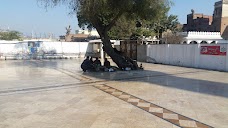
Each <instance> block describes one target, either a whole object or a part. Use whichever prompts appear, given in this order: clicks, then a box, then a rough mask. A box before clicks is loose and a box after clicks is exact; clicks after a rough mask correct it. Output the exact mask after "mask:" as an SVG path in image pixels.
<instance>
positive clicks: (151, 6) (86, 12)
mask: <svg viewBox="0 0 228 128" xmlns="http://www.w3.org/2000/svg"><path fill="white" fill-rule="evenodd" d="M38 1H41V3H42V4H44V6H45V7H49V6H56V5H58V4H65V5H68V6H69V8H70V9H71V10H72V12H71V13H72V14H76V15H77V18H78V23H79V27H82V28H85V27H87V28H89V29H92V28H95V29H96V30H97V31H98V33H99V35H100V37H101V39H102V42H103V49H104V51H105V52H106V53H107V54H108V55H109V56H110V57H111V58H112V60H113V61H114V62H115V63H116V64H117V65H118V67H120V68H125V67H131V68H132V69H134V68H135V67H137V66H136V65H135V64H133V62H132V61H129V60H130V59H128V58H127V57H124V56H122V55H119V54H118V53H116V52H115V51H114V49H113V48H112V45H111V42H110V37H109V31H110V30H111V29H112V28H113V27H114V26H115V25H116V24H117V23H118V22H121V20H126V21H128V22H129V23H131V22H132V21H137V22H143V21H153V20H155V19H157V18H159V16H161V15H162V14H163V13H164V10H167V9H168V8H169V3H170V1H169V0H38Z"/></svg>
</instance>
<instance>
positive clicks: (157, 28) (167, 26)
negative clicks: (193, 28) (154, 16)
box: [150, 12, 180, 38]
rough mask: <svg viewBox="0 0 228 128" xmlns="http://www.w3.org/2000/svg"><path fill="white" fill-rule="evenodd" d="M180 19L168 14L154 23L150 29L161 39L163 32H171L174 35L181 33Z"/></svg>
mask: <svg viewBox="0 0 228 128" xmlns="http://www.w3.org/2000/svg"><path fill="white" fill-rule="evenodd" d="M178 24H180V23H179V21H178V17H177V16H176V15H169V16H168V14H167V12H166V13H165V14H164V15H163V16H162V17H161V18H160V20H158V21H155V22H153V23H152V24H151V25H150V27H151V29H153V30H154V32H155V33H158V34H159V36H160V38H161V35H162V33H163V32H165V31H167V30H170V31H172V32H173V33H176V32H178V31H179V29H178Z"/></svg>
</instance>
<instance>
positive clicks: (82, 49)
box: [0, 41, 93, 59]
mask: <svg viewBox="0 0 228 128" xmlns="http://www.w3.org/2000/svg"><path fill="white" fill-rule="evenodd" d="M92 52H93V44H89V42H40V47H37V55H44V54H49V55H50V54H51V55H56V54H58V55H62V56H66V57H67V56H74V57H75V56H78V57H84V56H85V54H86V53H92ZM31 54H32V53H31V49H30V48H29V46H28V42H18V41H0V56H1V57H2V58H4V56H12V57H13V58H14V59H23V58H29V57H31ZM17 56H20V58H18V57H17ZM22 56H23V57H22Z"/></svg>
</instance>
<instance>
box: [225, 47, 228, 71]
mask: <svg viewBox="0 0 228 128" xmlns="http://www.w3.org/2000/svg"><path fill="white" fill-rule="evenodd" d="M225 70H226V71H227V72H228V44H227V45H226V69H225Z"/></svg>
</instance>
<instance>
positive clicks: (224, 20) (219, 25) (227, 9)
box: [212, 0, 228, 39]
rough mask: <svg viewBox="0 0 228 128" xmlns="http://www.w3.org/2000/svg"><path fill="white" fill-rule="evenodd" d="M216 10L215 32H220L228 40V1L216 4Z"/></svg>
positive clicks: (214, 17) (214, 19) (213, 25)
mask: <svg viewBox="0 0 228 128" xmlns="http://www.w3.org/2000/svg"><path fill="white" fill-rule="evenodd" d="M214 8H215V9H214V14H213V23H212V27H213V31H215V32H220V33H221V35H222V37H223V38H224V39H228V0H222V1H218V2H216V3H215V5H214Z"/></svg>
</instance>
